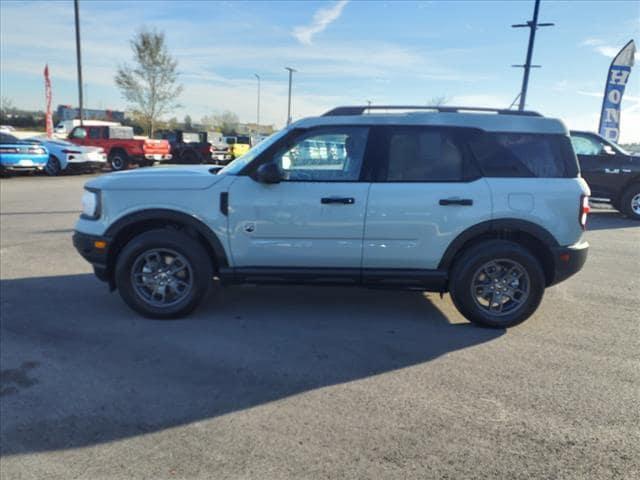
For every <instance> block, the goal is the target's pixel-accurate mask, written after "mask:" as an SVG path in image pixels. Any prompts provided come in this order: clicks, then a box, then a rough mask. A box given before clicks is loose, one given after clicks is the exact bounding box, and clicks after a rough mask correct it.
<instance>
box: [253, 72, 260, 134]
mask: <svg viewBox="0 0 640 480" xmlns="http://www.w3.org/2000/svg"><path fill="white" fill-rule="evenodd" d="M253 75H254V76H255V77H256V78H257V79H258V114H257V120H256V133H257V134H258V135H260V75H258V74H257V73H254V74H253Z"/></svg>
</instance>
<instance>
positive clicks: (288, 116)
mask: <svg viewBox="0 0 640 480" xmlns="http://www.w3.org/2000/svg"><path fill="white" fill-rule="evenodd" d="M284 69H285V70H288V71H289V106H288V108H287V126H288V125H290V124H291V81H292V79H293V72H297V70H294V69H293V68H291V67H284Z"/></svg>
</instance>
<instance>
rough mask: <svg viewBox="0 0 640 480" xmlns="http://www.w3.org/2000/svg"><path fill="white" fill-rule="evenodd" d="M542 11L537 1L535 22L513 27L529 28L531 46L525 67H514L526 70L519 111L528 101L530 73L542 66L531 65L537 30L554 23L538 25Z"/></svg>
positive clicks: (534, 8) (534, 14)
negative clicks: (540, 11)
mask: <svg viewBox="0 0 640 480" xmlns="http://www.w3.org/2000/svg"><path fill="white" fill-rule="evenodd" d="M539 10H540V0H535V6H534V7H533V20H529V21H528V22H527V23H519V24H516V25H511V27H513V28H523V27H527V28H529V46H528V47H527V59H526V61H525V64H524V65H512V67H519V68H524V75H523V77H522V89H521V90H520V106H519V108H518V110H524V107H525V103H526V100H527V88H529V71H530V70H531V69H532V68H540V65H531V57H533V44H534V42H535V40H536V30H537V29H538V27H551V26H553V25H554V24H553V23H538V11H539Z"/></svg>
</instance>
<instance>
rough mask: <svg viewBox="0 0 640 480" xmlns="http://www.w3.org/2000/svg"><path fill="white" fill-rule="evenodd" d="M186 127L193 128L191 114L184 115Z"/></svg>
mask: <svg viewBox="0 0 640 480" xmlns="http://www.w3.org/2000/svg"><path fill="white" fill-rule="evenodd" d="M184 129H185V130H192V129H193V125H192V123H191V117H190V116H189V115H186V116H185V117H184Z"/></svg>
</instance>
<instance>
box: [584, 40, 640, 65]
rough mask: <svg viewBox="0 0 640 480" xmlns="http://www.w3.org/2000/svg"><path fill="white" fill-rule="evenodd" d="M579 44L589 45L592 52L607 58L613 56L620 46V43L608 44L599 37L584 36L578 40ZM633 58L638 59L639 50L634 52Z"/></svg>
mask: <svg viewBox="0 0 640 480" xmlns="http://www.w3.org/2000/svg"><path fill="white" fill-rule="evenodd" d="M580 46H581V47H591V49H592V50H593V51H594V52H596V53H599V54H600V55H604V56H605V57H607V58H613V57H615V56H616V55H617V54H618V52H619V51H620V49H621V48H622V45H621V46H618V47H614V46H611V45H608V44H607V42H605V41H604V40H602V39H600V38H586V39H584V40H583V41H582V42H580ZM635 59H636V60H640V52H636V55H635Z"/></svg>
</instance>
